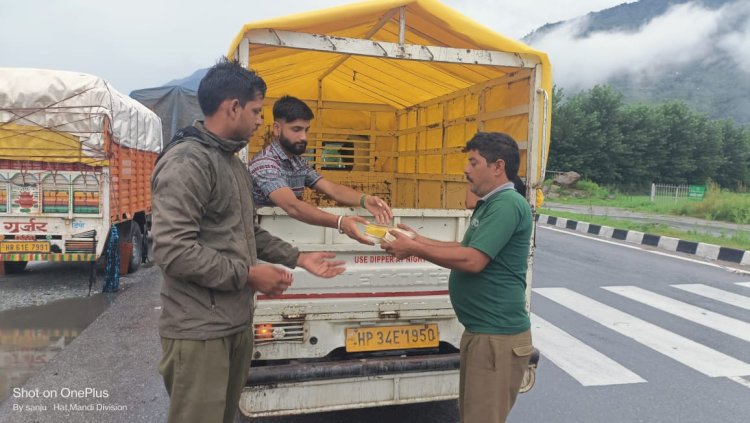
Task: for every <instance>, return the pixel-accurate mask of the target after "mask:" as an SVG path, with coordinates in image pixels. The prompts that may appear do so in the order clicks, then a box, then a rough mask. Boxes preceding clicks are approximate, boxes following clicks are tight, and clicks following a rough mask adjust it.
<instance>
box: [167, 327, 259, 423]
mask: <svg viewBox="0 0 750 423" xmlns="http://www.w3.org/2000/svg"><path fill="white" fill-rule="evenodd" d="M161 346H162V350H163V355H162V359H161V362H160V363H159V373H160V374H161V375H162V377H163V378H164V385H165V386H166V388H167V393H169V415H168V421H169V422H170V423H177V422H179V423H190V422H196V423H208V422H224V423H232V422H234V418H235V414H237V409H238V408H239V401H240V394H241V393H242V388H243V387H244V386H245V382H246V381H247V375H248V371H249V370H250V359H251V356H250V355H251V354H252V349H253V334H252V331H250V330H249V329H248V330H246V331H243V332H239V333H236V334H234V335H229V336H226V337H223V338H216V339H208V340H205V341H192V340H187V339H168V338H162V339H161Z"/></svg>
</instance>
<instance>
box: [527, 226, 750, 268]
mask: <svg viewBox="0 0 750 423" xmlns="http://www.w3.org/2000/svg"><path fill="white" fill-rule="evenodd" d="M537 221H538V222H539V223H541V224H543V225H549V226H555V227H558V228H562V229H567V230H572V231H576V232H582V233H585V234H588V235H594V236H598V237H601V238H613V239H617V240H620V241H624V242H627V243H629V244H637V245H648V246H651V247H656V248H659V249H662V250H667V251H676V252H680V253H685V254H693V255H695V256H698V257H702V258H706V259H709V260H721V261H728V262H732V263H739V264H740V265H743V266H750V251H747V250H738V249H736V248H729V247H722V246H720V245H714V244H708V243H705V242H694V241H686V240H682V239H679V238H673V237H668V236H661V235H652V234H647V233H643V232H639V231H632V230H627V229H617V228H611V227H609V226H603V225H595V224H593V223H588V222H579V221H577V220H572V219H566V218H564V217H555V216H548V215H546V214H539V215H537Z"/></svg>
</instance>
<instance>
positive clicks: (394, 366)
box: [247, 353, 459, 386]
mask: <svg viewBox="0 0 750 423" xmlns="http://www.w3.org/2000/svg"><path fill="white" fill-rule="evenodd" d="M458 367H459V354H458V353H452V354H439V355H438V354H434V355H424V356H414V357H387V358H381V357H378V358H367V359H359V360H348V361H335V362H313V363H311V362H306V363H297V364H284V365H279V366H263V367H253V368H251V369H250V374H249V376H248V378H247V385H248V386H258V385H269V384H278V383H295V382H308V381H313V380H328V379H348V378H355V377H371V376H382V375H389V374H401V373H416V372H437V371H445V370H458Z"/></svg>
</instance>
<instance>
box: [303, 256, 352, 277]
mask: <svg viewBox="0 0 750 423" xmlns="http://www.w3.org/2000/svg"><path fill="white" fill-rule="evenodd" d="M335 257H336V254H333V253H324V252H314V253H300V255H299V257H298V258H297V266H299V267H301V268H303V269H305V270H307V271H308V272H310V273H312V274H313V275H315V276H320V277H321V278H332V277H334V276H337V275H340V274H342V273H343V272H344V271H345V270H346V267H345V266H344V263H345V262H344V261H343V260H330V259H333V258H335Z"/></svg>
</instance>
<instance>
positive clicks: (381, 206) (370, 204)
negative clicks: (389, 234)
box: [365, 195, 393, 225]
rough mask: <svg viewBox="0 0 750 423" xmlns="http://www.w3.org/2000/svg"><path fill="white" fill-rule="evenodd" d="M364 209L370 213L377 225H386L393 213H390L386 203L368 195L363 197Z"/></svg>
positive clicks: (391, 218)
mask: <svg viewBox="0 0 750 423" xmlns="http://www.w3.org/2000/svg"><path fill="white" fill-rule="evenodd" d="M365 208H366V209H367V211H369V212H370V213H372V215H373V216H374V217H375V221H376V222H377V223H378V224H381V225H387V224H390V223H391V220H393V211H391V208H390V207H389V206H388V203H386V202H385V201H383V199H382V198H380V197H378V196H375V195H368V196H367V197H365Z"/></svg>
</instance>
